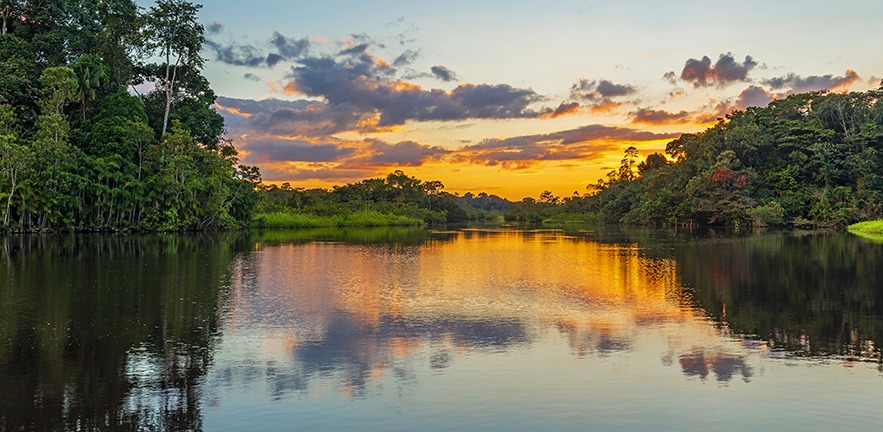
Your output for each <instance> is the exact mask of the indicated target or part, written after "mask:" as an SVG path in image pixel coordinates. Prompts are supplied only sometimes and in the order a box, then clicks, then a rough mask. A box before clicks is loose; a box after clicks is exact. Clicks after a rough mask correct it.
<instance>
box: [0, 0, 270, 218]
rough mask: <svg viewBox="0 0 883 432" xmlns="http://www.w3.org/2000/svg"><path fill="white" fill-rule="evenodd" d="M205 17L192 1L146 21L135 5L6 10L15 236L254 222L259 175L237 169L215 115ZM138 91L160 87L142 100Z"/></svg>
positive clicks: (0, 151)
mask: <svg viewBox="0 0 883 432" xmlns="http://www.w3.org/2000/svg"><path fill="white" fill-rule="evenodd" d="M199 9H200V6H199V5H195V4H193V3H190V2H187V1H184V0H159V1H157V3H156V5H155V6H153V7H150V8H149V9H147V10H146V11H139V9H138V7H137V5H136V4H135V2H134V1H131V0H103V1H87V2H71V1H66V0H51V1H41V2H31V1H3V2H2V4H0V12H2V18H3V28H2V33H0V199H2V203H3V205H2V206H0V211H2V212H3V215H2V221H3V228H4V229H5V230H14V231H34V230H49V231H59V230H67V231H84V230H147V231H151V230H182V229H217V228H227V227H234V226H239V225H244V224H246V223H247V222H248V221H249V220H250V218H251V214H252V212H253V209H254V207H255V204H256V202H257V200H258V198H259V196H258V193H257V185H258V183H259V181H260V176H259V173H258V171H257V169H256V168H254V167H248V166H243V165H241V164H240V163H239V161H238V159H237V158H236V150H235V149H234V148H233V146H232V144H231V143H230V142H229V141H227V140H225V139H224V133H225V131H224V121H223V118H222V117H221V116H220V114H218V113H217V112H216V111H215V110H214V109H213V107H212V106H213V104H214V101H215V94H214V92H213V91H212V90H211V87H210V85H209V83H208V80H206V79H205V77H204V76H202V72H201V70H202V66H203V62H204V60H203V59H202V58H201V57H200V56H199V51H200V49H201V47H202V42H203V40H204V35H203V27H202V25H201V24H199V21H198V19H197V13H198V11H199ZM155 62H158V63H155ZM139 84H140V86H139V87H141V88H143V87H145V84H146V87H148V88H149V87H150V84H153V87H154V88H153V90H151V91H148V92H147V93H145V94H139V93H138V92H136V91H135V90H134V89H135V86H136V85H139ZM130 91H131V92H132V93H130ZM133 94H134V95H133Z"/></svg>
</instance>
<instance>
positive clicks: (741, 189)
mask: <svg viewBox="0 0 883 432" xmlns="http://www.w3.org/2000/svg"><path fill="white" fill-rule="evenodd" d="M665 153H666V154H665V155H663V154H659V153H654V154H651V155H649V156H647V158H646V160H645V161H643V162H640V163H638V151H637V149H635V148H634V147H630V148H629V149H628V150H626V152H625V156H624V157H623V159H622V162H621V164H620V167H619V169H617V170H614V171H611V172H610V173H609V174H608V175H607V178H606V179H602V180H599V181H598V183H597V184H595V185H590V186H589V187H588V189H589V191H588V194H587V196H582V197H580V196H577V195H574V196H573V197H571V198H566V199H563V200H562V199H559V198H558V197H554V196H551V194H546V193H544V194H546V196H541V197H540V200H538V201H537V200H533V199H531V198H526V199H525V200H524V201H522V202H521V203H516V204H515V205H513V208H512V209H510V212H509V214H507V219H511V220H525V219H526V220H531V221H540V220H544V219H548V218H551V217H552V216H553V215H555V214H559V213H572V214H579V213H592V214H595V215H597V216H598V218H599V219H602V220H604V221H607V222H625V223H636V224H652V225H695V224H712V225H728V226H735V227H738V226H791V227H796V228H811V227H837V228H842V227H845V226H847V225H848V224H850V223H854V222H856V221H860V220H869V219H877V218H880V217H881V215H883V88H881V89H878V90H872V91H868V92H863V93H858V92H854V93H846V94H840V93H825V92H813V93H805V94H798V95H793V96H789V97H787V98H785V99H781V100H777V101H774V102H772V103H771V104H770V105H769V106H768V107H766V108H748V109H746V110H745V111H736V112H734V113H732V114H730V115H728V116H727V117H726V118H724V119H721V120H720V121H719V122H718V124H717V125H715V126H714V127H712V128H709V129H707V130H706V131H704V132H701V133H698V134H684V135H682V136H681V137H680V138H678V139H676V140H674V141H672V142H670V143H668V145H667V146H666V150H665Z"/></svg>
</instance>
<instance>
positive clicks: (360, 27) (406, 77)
mask: <svg viewBox="0 0 883 432" xmlns="http://www.w3.org/2000/svg"><path fill="white" fill-rule="evenodd" d="M204 3H205V4H204V6H203V9H202V10H201V12H200V20H201V21H202V23H203V24H204V25H205V27H206V33H207V35H206V36H207V42H206V45H205V49H204V53H203V54H204V57H206V58H207V59H208V60H209V61H208V62H207V64H206V67H205V71H204V73H205V75H206V76H207V77H208V79H209V80H210V81H211V83H212V86H213V88H214V89H215V91H216V92H217V94H218V95H219V98H218V101H217V108H218V110H219V112H221V113H222V114H223V115H224V117H225V119H226V121H227V129H228V132H229V136H230V138H232V139H233V141H234V144H235V145H236V147H237V148H238V149H239V150H240V156H241V158H242V161H243V162H244V163H246V164H250V165H257V166H259V167H260V169H261V173H262V176H263V178H264V180H265V181H266V182H272V183H280V182H283V181H288V182H290V183H291V184H292V186H295V187H298V186H300V187H307V188H310V187H330V186H331V185H333V184H344V183H348V182H356V181H359V180H361V179H364V178H368V177H377V176H385V175H386V174H387V173H389V172H392V171H393V170H396V169H401V170H403V171H405V173H407V174H408V175H412V176H416V177H418V178H420V179H422V180H441V181H442V182H443V183H444V184H445V189H446V190H447V191H449V192H459V193H461V194H462V193H465V192H469V191H471V192H473V193H477V192H481V191H484V192H488V193H491V194H497V195H500V196H503V197H506V198H510V199H513V200H519V199H521V198H522V197H525V196H533V197H536V196H537V195H539V193H540V192H542V191H543V190H544V189H549V190H551V191H552V192H553V193H555V194H556V195H561V196H569V195H571V194H572V193H573V192H574V191H577V192H579V193H581V194H582V193H584V192H585V190H586V185H588V184H590V183H595V182H596V181H597V180H598V179H599V178H601V177H603V176H604V175H605V174H606V173H607V172H608V171H610V170H611V169H612V168H614V167H615V166H617V165H618V164H619V160H620V159H621V158H622V154H623V151H624V150H625V149H626V148H627V147H629V146H632V145H633V146H635V147H637V148H638V149H639V151H640V152H641V154H642V156H643V155H646V154H648V153H651V152H654V151H660V150H662V149H664V147H665V144H666V143H667V142H668V141H670V140H671V139H673V138H676V137H678V136H679V135H680V133H683V132H696V131H701V130H703V129H704V128H706V127H708V126H709V125H712V124H714V122H715V121H716V119H717V118H718V117H721V116H723V115H725V114H726V113H727V112H730V111H732V110H734V109H740V108H745V107H748V106H752V105H755V106H764V105H766V104H767V103H768V102H769V101H770V100H772V99H773V98H777V97H782V96H784V95H787V94H790V93H795V92H803V91H810V90H821V89H830V90H833V91H845V90H855V91H861V90H867V89H870V88H876V87H878V85H879V83H880V81H881V78H880V77H881V76H883V56H881V55H880V45H881V42H883V32H881V31H880V23H881V18H880V17H883V2H880V1H879V0H867V1H864V0H861V1H858V0H855V1H854V0H846V1H840V2H830V1H819V0H802V1H770V0H764V1H754V0H745V1H741V2H728V3H724V2H708V1H703V2H699V1H670V2H657V1H650V0H631V1H556V2H554V3H553V4H549V2H536V1H521V0H517V1H515V0H507V1H468V2H467V1H445V2H422V1H414V0H412V1H408V2H403V1H390V0H387V1H372V2H348V1H321V2H317V1H309V2H307V1H281V0H251V1H248V2H242V1H238V0H237V1H234V0H212V1H211V2H208V1H206V2H204ZM139 4H141V5H142V6H145V7H146V6H150V5H151V4H152V2H147V1H139Z"/></svg>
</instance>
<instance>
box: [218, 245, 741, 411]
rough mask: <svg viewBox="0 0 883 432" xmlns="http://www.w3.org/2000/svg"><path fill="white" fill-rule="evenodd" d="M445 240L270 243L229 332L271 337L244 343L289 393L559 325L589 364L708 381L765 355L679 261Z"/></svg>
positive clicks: (254, 261)
mask: <svg viewBox="0 0 883 432" xmlns="http://www.w3.org/2000/svg"><path fill="white" fill-rule="evenodd" d="M439 237H440V238H439V239H433V240H430V241H428V242H426V243H423V244H421V245H406V244H396V243H393V244H380V245H354V244H342V243H335V242H313V243H306V244H291V243H290V244H275V245H265V244H261V243H258V244H257V245H256V251H255V253H254V254H250V255H248V256H244V257H242V258H241V259H239V260H238V261H237V262H236V263H235V264H234V271H233V277H232V280H233V284H232V290H231V292H232V300H231V305H230V309H229V311H227V313H226V316H225V317H224V319H223V322H224V324H223V325H224V330H223V332H224V335H225V339H230V340H239V339H240V338H245V339H249V340H260V341H263V342H262V345H261V346H254V344H242V343H238V342H237V343H236V344H235V345H237V346H239V347H240V348H238V349H242V348H241V347H243V346H244V347H247V348H246V349H250V350H253V351H251V352H250V353H249V355H248V357H249V358H251V359H255V358H256V360H254V361H253V362H252V363H251V364H250V365H249V366H248V367H250V368H258V369H266V370H263V371H259V373H257V374H256V376H258V375H259V376H262V377H273V381H274V383H273V385H274V387H276V388H277V391H281V392H283V393H284V392H285V391H295V390H307V389H309V388H310V384H309V382H310V380H311V379H322V378H327V377H329V376H334V377H335V378H334V381H335V382H337V383H338V384H339V386H338V388H337V391H340V392H341V393H342V394H347V395H360V394H361V395H365V394H368V393H369V392H370V389H371V386H372V384H373V383H375V382H377V381H379V380H381V379H382V378H383V377H385V376H387V375H388V374H389V373H390V372H392V373H393V375H397V376H407V375H408V374H407V373H406V372H405V369H407V368H410V367H413V366H414V364H413V363H414V362H428V364H429V367H430V368H432V369H433V370H443V369H445V368H447V367H448V366H450V365H451V364H454V363H456V362H457V361H458V359H460V358H463V357H468V356H470V355H471V354H473V353H482V352H484V353H494V352H517V351H519V350H529V349H531V348H532V347H533V346H544V345H546V344H547V343H549V340H550V338H551V337H552V334H557V335H558V336H556V338H563V339H562V340H564V341H566V344H567V348H568V349H569V351H570V353H571V355H572V357H575V358H577V359H584V358H593V357H594V358H604V357H608V356H610V355H612V354H616V353H634V354H636V355H638V354H639V355H641V356H647V357H646V358H643V359H641V360H640V361H639V362H638V363H643V362H646V361H648V360H649V361H650V362H652V363H655V364H656V365H660V364H661V365H664V366H667V367H669V368H671V367H680V368H682V370H683V374H684V375H685V376H687V377H698V378H700V379H702V380H704V379H706V378H708V377H709V376H713V377H714V379H717V380H718V381H722V382H723V381H729V380H731V379H732V378H733V377H734V376H742V377H743V378H745V379H746V380H747V378H748V377H750V376H751V370H752V369H751V367H750V366H748V365H747V363H746V362H747V361H748V360H747V358H748V356H749V355H750V353H752V352H756V351H757V350H756V349H752V350H746V348H745V347H743V346H741V345H740V344H739V343H738V342H737V341H734V340H730V339H727V338H723V337H722V336H721V332H720V329H719V328H716V327H714V326H711V325H709V322H708V320H707V319H706V318H705V317H704V316H703V315H702V314H701V313H700V312H697V310H696V309H695V308H693V307H691V306H690V305H689V299H688V298H686V297H685V296H686V294H685V292H684V287H683V285H682V283H681V282H680V280H679V278H678V273H677V264H676V263H675V262H674V260H673V259H663V258H653V259H651V258H646V257H644V256H643V255H642V251H641V249H640V248H639V247H638V246H637V245H631V244H622V245H616V244H602V243H598V242H594V241H589V240H587V239H585V238H581V237H574V236H569V235H566V234H565V233H564V232H563V231H556V230H540V231H510V230H465V231H461V232H457V233H456V234H450V233H448V234H445V235H442V236H439ZM232 345H234V344H231V346H232ZM231 349H232V348H231ZM270 364H272V365H273V366H272V367H270V366H268V365H270ZM544 366H545V367H549V365H544ZM280 368H282V369H285V370H286V372H285V373H282V374H280V372H279V371H280ZM403 368H404V369H403ZM234 369H235V368H234ZM270 369H272V371H271V370H270ZM709 371H710V372H709ZM228 372H229V373H235V372H237V371H235V370H231V371H228ZM238 372H239V373H240V374H244V375H249V374H251V375H255V372H254V371H252V372H245V371H244V370H239V371H238ZM295 377H296V378H295ZM240 378H241V377H240ZM326 390H329V389H326Z"/></svg>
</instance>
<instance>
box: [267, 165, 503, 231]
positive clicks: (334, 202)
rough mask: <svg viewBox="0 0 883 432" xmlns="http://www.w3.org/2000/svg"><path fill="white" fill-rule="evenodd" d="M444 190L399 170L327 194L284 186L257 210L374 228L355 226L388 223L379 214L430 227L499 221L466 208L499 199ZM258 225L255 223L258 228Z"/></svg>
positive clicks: (436, 183) (271, 188)
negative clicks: (338, 218) (371, 217)
mask: <svg viewBox="0 0 883 432" xmlns="http://www.w3.org/2000/svg"><path fill="white" fill-rule="evenodd" d="M443 189H444V184H443V183H442V182H440V181H438V180H432V181H422V180H419V179H417V178H415V177H411V176H408V175H407V174H405V173H404V172H402V171H395V172H393V173H390V174H389V175H387V176H386V177H378V178H370V179H365V180H362V181H360V182H358V183H348V184H346V185H343V186H334V187H333V188H331V189H330V190H328V189H305V188H301V187H291V185H290V184H289V183H283V184H282V185H281V186H276V185H270V186H268V187H267V188H266V189H265V191H264V199H263V200H262V201H261V203H260V204H259V206H258V211H259V214H262V215H267V214H272V213H279V212H282V213H289V214H302V215H316V216H321V217H332V216H353V215H355V216H358V215H359V214H370V215H375V216H374V217H375V218H377V219H378V220H377V221H376V222H374V223H372V222H371V221H370V220H365V219H364V218H359V222H358V223H356V225H386V224H388V219H387V218H384V217H383V215H394V216H403V217H406V218H408V219H410V220H414V221H421V222H424V223H429V224H443V223H463V222H468V221H476V220H484V219H495V218H496V217H498V215H497V214H496V213H494V212H491V211H483V210H480V209H476V208H473V207H470V206H469V205H468V203H469V202H472V201H473V200H474V201H476V202H478V203H484V202H493V199H494V198H496V199H497V200H502V198H499V197H496V196H488V195H487V194H481V196H480V197H473V196H472V195H471V194H468V195H469V198H463V197H459V196H456V195H453V194H451V193H448V192H446V191H444V190H443ZM491 197H494V198H491ZM489 205H492V204H489ZM260 222H261V221H260V220H258V224H260ZM344 222H345V221H344ZM405 222H407V221H405ZM405 224H407V223H405Z"/></svg>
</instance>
